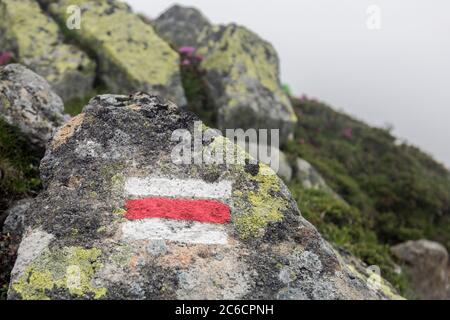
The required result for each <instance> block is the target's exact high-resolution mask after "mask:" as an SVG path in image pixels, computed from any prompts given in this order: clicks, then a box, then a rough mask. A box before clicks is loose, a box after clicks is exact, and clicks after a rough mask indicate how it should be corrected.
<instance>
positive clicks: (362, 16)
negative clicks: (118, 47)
mask: <svg viewBox="0 0 450 320" xmlns="http://www.w3.org/2000/svg"><path fill="white" fill-rule="evenodd" d="M126 2H128V3H129V4H130V5H131V6H132V7H133V9H134V10H135V11H138V12H144V13H146V14H147V15H148V16H150V17H151V18H156V17H157V16H158V15H159V14H160V13H161V12H163V11H164V10H165V9H167V8H168V7H169V6H170V5H171V4H172V2H171V1H167V0H150V1H148V0H128V1H126ZM177 3H179V4H183V5H189V6H195V7H197V8H199V9H200V10H201V11H202V12H203V13H204V14H205V15H206V16H207V17H208V18H209V19H210V20H211V22H213V23H229V22H236V23H238V24H241V25H244V26H246V27H248V28H250V29H252V30H253V31H255V32H256V33H258V34H259V35H260V36H262V37H263V38H265V39H266V40H268V41H270V42H271V43H272V44H273V45H274V46H275V48H276V49H277V51H278V53H279V56H280V59H281V69H282V81H283V82H285V83H288V84H289V85H290V87H291V88H292V91H293V92H294V93H295V94H296V95H301V94H306V95H307V96H310V97H315V98H318V99H320V100H322V101H325V102H327V103H329V104H330V105H332V106H333V107H334V108H336V109H342V110H344V111H345V112H347V113H349V114H351V115H353V116H356V117H357V118H359V119H362V120H364V121H366V122H368V123H370V124H372V125H376V126H384V125H386V124H390V125H393V126H394V133H395V134H396V135H397V136H398V137H400V138H402V139H406V140H407V141H408V142H410V143H412V144H414V145H417V146H420V147H421V148H422V149H424V150H425V151H427V152H429V153H431V154H433V155H434V156H435V157H436V158H437V159H438V160H440V161H441V162H445V163H446V165H447V167H450V147H449V146H450V143H449V138H450V2H449V1H447V0H433V1H426V0H384V1H366V0H339V1H336V0H264V1H262V0H245V1H243V0H214V1H211V0H179V1H178V2H177ZM371 5H376V6H377V7H375V8H379V9H380V11H379V13H380V14H379V19H376V21H377V24H376V26H379V27H380V28H379V29H378V28H376V29H374V28H369V27H368V25H367V21H368V20H369V21H373V20H372V18H373V17H374V16H373V11H370V12H369V13H368V12H367V10H368V8H369V6H371ZM376 18H378V16H376ZM378 22H379V24H378ZM370 26H373V24H370ZM300 121H301V119H300Z"/></svg>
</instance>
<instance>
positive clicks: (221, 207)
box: [125, 198, 230, 224]
mask: <svg viewBox="0 0 450 320" xmlns="http://www.w3.org/2000/svg"><path fill="white" fill-rule="evenodd" d="M125 208H126V210H127V213H126V214H125V218H127V219H129V220H139V219H145V218H166V219H175V220H190V221H198V222H208V223H221V224H223V223H226V222H229V221H230V208H229V207H228V206H227V205H226V204H223V203H221V202H219V201H216V200H192V199H170V198H146V199H137V200H128V201H127V202H126V204H125Z"/></svg>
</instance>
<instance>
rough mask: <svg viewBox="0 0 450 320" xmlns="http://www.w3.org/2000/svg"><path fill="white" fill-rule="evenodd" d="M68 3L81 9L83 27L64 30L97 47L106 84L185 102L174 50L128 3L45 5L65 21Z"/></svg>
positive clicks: (64, 1)
mask: <svg viewBox="0 0 450 320" xmlns="http://www.w3.org/2000/svg"><path fill="white" fill-rule="evenodd" d="M71 4H76V5H79V6H80V9H81V10H82V28H81V29H79V30H77V29H73V30H67V29H66V30H65V31H66V32H68V33H69V34H70V35H71V36H72V37H74V38H75V39H76V40H77V41H78V42H79V43H81V45H82V46H83V47H86V48H88V49H89V50H90V51H92V52H93V53H95V55H96V57H97V61H98V64H99V70H98V72H99V76H100V79H101V80H102V81H103V82H104V84H105V85H106V86H107V87H108V88H109V89H110V90H112V91H113V92H115V93H123V94H128V93H130V92H134V91H146V92H155V93H158V94H161V95H164V96H166V97H168V98H170V99H171V100H173V101H175V102H177V103H178V104H180V105H185V104H186V99H185V97H184V90H183V87H182V84H181V76H180V70H179V56H178V54H177V52H175V51H173V50H172V49H171V48H170V46H169V45H168V44H167V43H166V42H165V41H163V40H162V39H161V38H160V37H159V36H157V35H156V33H155V31H154V30H153V28H152V26H150V25H148V24H146V23H145V22H143V21H142V19H141V18H140V17H139V16H138V15H136V14H134V13H133V12H132V11H131V9H130V7H129V6H128V5H127V4H125V3H123V2H121V1H116V0H110V1H93V0H91V1H82V2H81V1H72V0H61V1H54V2H53V3H52V4H50V6H49V11H50V12H51V14H52V15H53V16H54V17H55V18H56V19H57V20H59V21H60V22H62V23H63V22H65V20H66V18H67V13H66V8H67V6H68V5H71Z"/></svg>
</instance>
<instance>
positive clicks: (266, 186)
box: [8, 94, 392, 299]
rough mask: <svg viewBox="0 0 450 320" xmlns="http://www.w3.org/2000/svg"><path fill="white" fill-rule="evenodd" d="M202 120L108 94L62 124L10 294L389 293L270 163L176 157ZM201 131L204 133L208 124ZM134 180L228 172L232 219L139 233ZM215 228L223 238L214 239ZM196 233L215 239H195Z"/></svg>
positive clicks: (208, 179)
mask: <svg viewBox="0 0 450 320" xmlns="http://www.w3.org/2000/svg"><path fill="white" fill-rule="evenodd" d="M196 120H198V119H197V118H196V117H195V116H194V115H193V114H191V113H187V112H184V111H183V110H181V109H179V108H177V106H175V105H174V104H172V103H169V102H167V101H166V100H164V99H162V98H158V97H156V96H149V95H146V94H135V95H133V96H113V95H103V96H97V97H95V98H93V99H92V100H91V101H90V103H89V105H88V106H87V107H85V109H84V112H83V114H81V115H79V116H77V117H75V118H73V119H72V120H71V121H70V122H69V123H67V124H66V125H65V126H64V127H62V128H61V129H60V130H59V131H58V133H57V134H56V135H55V136H54V138H53V140H52V143H51V145H50V146H49V148H48V149H47V153H46V156H45V158H44V159H43V161H42V163H41V179H42V182H43V185H44V190H43V191H42V192H41V193H40V195H39V196H38V197H37V198H36V199H35V201H34V202H33V204H32V210H31V209H30V212H29V213H30V214H29V215H28V218H27V222H26V226H25V229H26V236H25V237H24V239H23V240H22V243H21V245H20V250H19V257H18V261H19V262H20V263H16V266H15V268H14V272H13V276H12V279H11V285H10V289H9V292H8V298H9V299H74V298H77V299H169V298H171V299H224V298H225V299H242V298H244V299H247V298H248V299H299V298H301V299H382V298H391V297H392V295H389V294H386V292H385V291H382V290H372V289H370V288H369V287H368V286H367V284H366V282H365V281H364V280H363V279H360V278H358V277H356V276H355V275H354V274H353V273H352V271H351V269H350V267H349V266H347V265H346V264H345V263H344V262H342V260H341V259H340V258H339V256H338V255H337V254H336V253H335V251H334V250H333V249H332V248H331V246H330V245H329V244H328V243H327V242H326V241H325V240H324V239H323V238H322V237H321V235H320V234H319V233H318V232H317V230H316V229H315V228H314V227H313V226H312V225H311V224H310V223H308V222H307V221H306V220H305V219H304V218H303V217H302V216H301V215H300V212H299V211H298V209H297V205H296V203H295V201H294V200H293V199H292V197H291V195H290V193H289V191H288V189H287V188H286V186H285V185H284V183H283V182H282V181H281V180H280V179H279V178H278V177H277V176H276V175H275V174H274V172H273V171H272V170H271V169H270V168H268V167H267V166H265V165H263V164H261V163H259V164H255V165H250V164H233V163H230V164H218V163H216V164H205V163H196V164H177V163H175V162H174V161H173V158H172V155H173V151H174V148H175V147H177V146H179V141H177V140H174V139H173V136H172V134H173V132H174V130H177V129H181V130H184V135H183V137H186V136H188V134H191V135H192V134H194V133H195V131H196V128H195V126H194V121H196ZM200 130H202V131H203V133H205V134H206V131H208V130H210V129H207V128H205V127H201V128H200ZM223 145H225V146H226V150H231V151H233V152H236V153H242V152H243V151H242V150H241V149H239V148H237V147H236V146H234V145H233V144H232V143H231V142H230V141H228V140H226V139H225V138H223V137H222V136H220V135H217V134H215V135H212V137H211V140H210V141H205V142H204V143H203V145H202V146H201V148H200V151H201V153H203V154H204V155H206V154H208V155H211V152H212V153H215V152H217V151H218V150H219V149H220V146H223ZM80 149H82V150H83V152H78V151H77V150H80ZM134 177H140V178H165V179H171V180H176V179H178V180H177V181H181V180H183V181H184V180H188V181H203V182H204V183H210V184H217V183H221V182H226V181H229V182H231V183H232V190H231V192H230V193H229V194H228V193H227V192H224V193H223V199H221V200H220V201H222V203H224V204H227V205H228V206H229V208H230V214H231V221H229V222H228V223H224V224H207V225H206V224H204V223H200V222H197V223H194V222H183V224H186V225H185V226H184V228H185V229H186V230H189V226H190V224H192V226H194V225H195V228H198V229H199V230H204V233H200V234H196V235H193V239H189V238H188V237H185V238H179V239H180V240H176V241H173V240H171V239H166V238H164V237H159V236H155V234H152V233H151V231H152V230H150V229H149V230H148V231H149V233H148V234H145V232H141V235H142V237H140V238H139V239H130V238H129V237H127V235H126V234H124V233H125V232H126V230H127V226H129V225H130V224H134V223H139V221H132V220H129V217H128V215H127V214H126V213H127V210H128V207H127V206H126V203H127V200H128V199H130V197H131V196H130V192H131V191H133V190H134V191H136V190H138V189H136V188H133V186H131V187H130V186H127V181H130V178H134ZM199 184H200V182H199ZM193 189H195V185H194V186H193ZM130 190H131V191H130ZM142 221H144V222H146V223H147V224H151V223H152V222H154V221H159V223H161V224H165V223H166V222H168V221H169V220H164V219H156V218H148V219H144V220H142ZM175 223H176V221H174V220H171V224H175ZM202 226H207V228H206V227H205V228H203V227H202ZM209 229H211V230H214V229H215V230H216V233H211V234H209V233H208V232H209V231H210V230H209ZM141 231H145V230H144V229H142V230H141ZM169 231H170V230H169ZM169 231H167V232H169ZM218 232H220V233H222V234H224V237H225V238H224V239H223V238H221V239H220V240H221V241H219V242H213V243H212V244H210V243H208V240H215V239H214V237H215V236H216V235H217V233H218ZM208 234H209V235H210V236H211V238H208V237H209V235H208ZM146 236H147V237H148V238H146ZM195 239H204V240H207V241H206V242H204V243H202V242H194V241H190V240H195ZM155 240H158V241H156V242H155ZM31 253H33V254H31Z"/></svg>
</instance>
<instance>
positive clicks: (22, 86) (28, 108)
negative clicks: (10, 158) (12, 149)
mask: <svg viewBox="0 0 450 320" xmlns="http://www.w3.org/2000/svg"><path fill="white" fill-rule="evenodd" d="M0 117H2V118H3V119H5V120H6V122H8V123H9V124H10V125H13V126H16V127H18V128H20V130H21V131H22V132H23V133H24V134H25V135H27V136H28V137H29V138H30V141H31V142H32V143H34V144H36V145H37V146H39V147H41V148H43V147H45V144H46V143H47V142H48V140H49V139H50V137H51V135H52V133H53V131H54V130H55V129H56V128H57V127H59V126H60V125H62V124H63V123H64V122H65V121H67V120H68V118H69V117H68V116H67V115H65V114H64V105H63V102H62V100H61V98H60V97H59V96H58V95H56V93H55V92H53V90H52V88H51V87H50V85H49V84H48V83H47V81H45V79H43V78H42V77H41V76H39V75H37V74H35V73H34V72H32V71H31V70H29V69H27V68H25V67H24V66H22V65H19V64H9V65H7V66H5V67H1V68H0Z"/></svg>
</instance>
